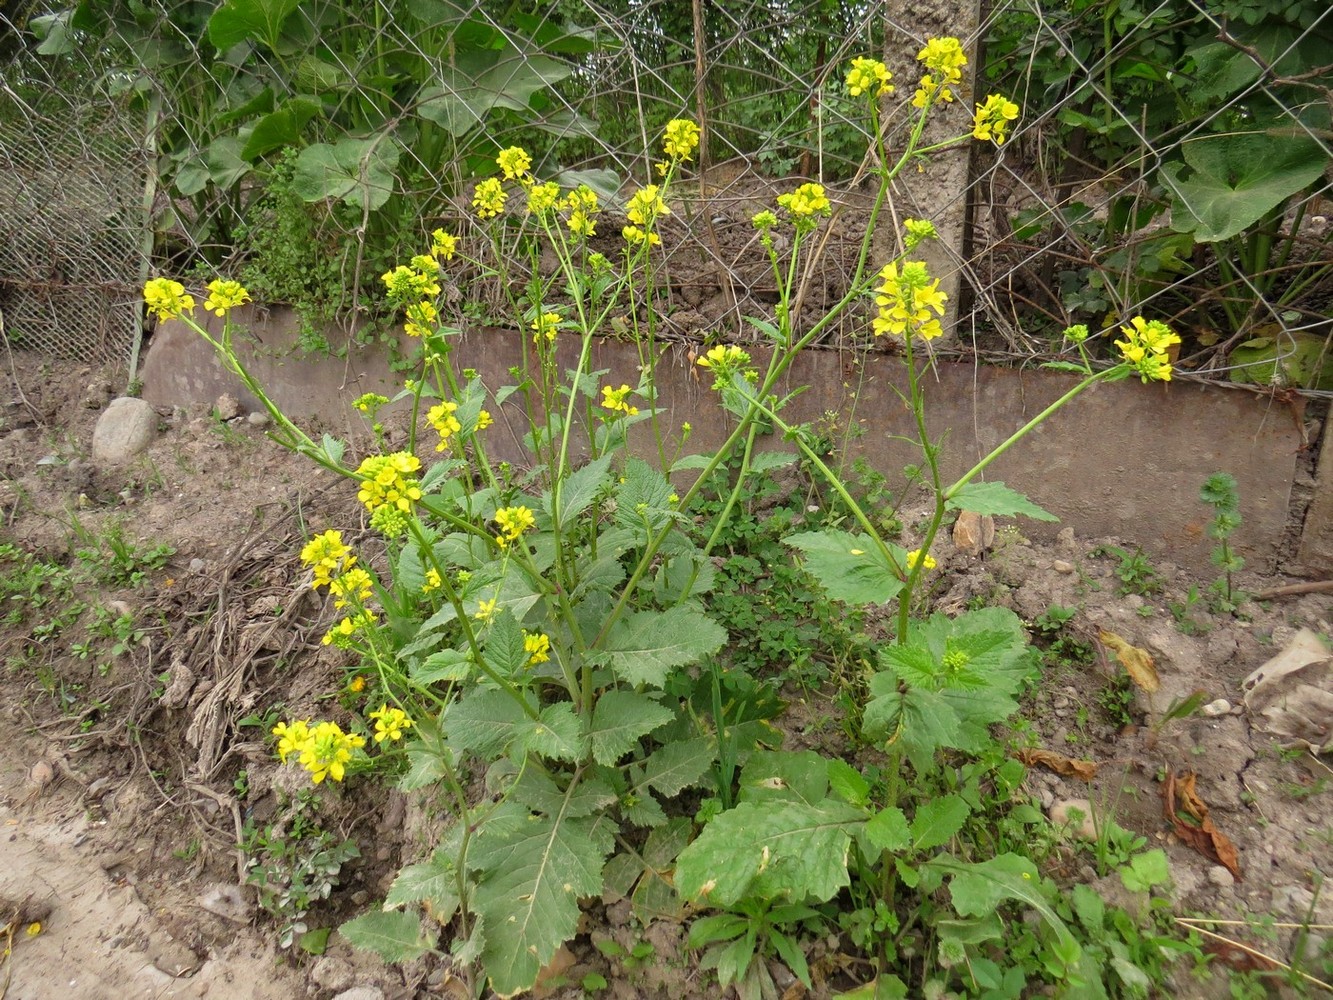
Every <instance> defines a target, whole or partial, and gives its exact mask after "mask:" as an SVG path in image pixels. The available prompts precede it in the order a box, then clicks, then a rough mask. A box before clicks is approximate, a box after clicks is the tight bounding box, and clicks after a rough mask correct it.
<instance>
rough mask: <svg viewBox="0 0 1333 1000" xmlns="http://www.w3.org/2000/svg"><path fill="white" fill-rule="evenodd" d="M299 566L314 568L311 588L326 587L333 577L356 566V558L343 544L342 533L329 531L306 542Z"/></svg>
mask: <svg viewBox="0 0 1333 1000" xmlns="http://www.w3.org/2000/svg"><path fill="white" fill-rule="evenodd" d="M301 564H302V565H303V566H311V567H313V568H314V571H315V579H314V582H313V583H312V584H311V586H312V587H315V588H319V587H327V586H328V585H329V581H330V580H331V579H332V578H333V577H335V576H337V575H338V574H339V573H346V572H347V571H348V570H349V569H351V568H352V567H353V566H354V565H356V556H354V555H352V550H351V549H349V548H348V547H347V546H346V545H344V544H343V536H342V532H341V531H332V530H330V531H325V532H324V533H323V534H319V535H316V536H315V537H314V538H312V539H310V541H308V542H306V544H305V546H304V547H303V548H302V549H301Z"/></svg>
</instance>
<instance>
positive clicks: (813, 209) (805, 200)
mask: <svg viewBox="0 0 1333 1000" xmlns="http://www.w3.org/2000/svg"><path fill="white" fill-rule="evenodd" d="M778 206H779V207H780V208H785V209H786V210H787V213H788V214H789V215H791V217H792V218H794V219H809V218H813V217H814V216H816V215H828V214H829V212H830V211H831V210H832V206H831V205H830V204H829V200H828V196H827V195H825V194H824V187H823V185H822V184H802V185H801V186H800V187H798V188H797V189H796V190H795V191H791V192H789V193H787V194H782V195H778Z"/></svg>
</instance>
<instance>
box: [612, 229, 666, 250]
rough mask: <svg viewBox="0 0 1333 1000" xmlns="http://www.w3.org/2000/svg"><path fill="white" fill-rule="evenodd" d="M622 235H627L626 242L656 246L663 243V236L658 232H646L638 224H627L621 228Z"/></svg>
mask: <svg viewBox="0 0 1333 1000" xmlns="http://www.w3.org/2000/svg"><path fill="white" fill-rule="evenodd" d="M620 235H621V236H623V237H625V242H626V243H647V244H648V245H649V246H654V247H657V246H661V245H662V237H660V236H658V235H657V234H656V233H650V232H645V231H644V230H643V229H640V228H639V227H638V226H626V227H625V228H624V229H622V230H620Z"/></svg>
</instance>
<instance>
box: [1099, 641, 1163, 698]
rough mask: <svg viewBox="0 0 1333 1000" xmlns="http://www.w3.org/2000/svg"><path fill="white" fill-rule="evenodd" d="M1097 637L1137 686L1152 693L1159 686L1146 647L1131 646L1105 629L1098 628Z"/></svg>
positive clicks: (1155, 669) (1154, 666)
mask: <svg viewBox="0 0 1333 1000" xmlns="http://www.w3.org/2000/svg"><path fill="white" fill-rule="evenodd" d="M1097 638H1098V639H1100V640H1101V642H1102V645H1103V646H1105V647H1106V648H1107V649H1109V650H1110V651H1111V652H1113V653H1115V658H1116V659H1117V660H1119V661H1120V665H1121V666H1122V667H1124V668H1125V673H1127V674H1129V679H1130V680H1132V681H1133V682H1134V684H1135V685H1136V686H1137V687H1139V688H1141V689H1142V690H1144V691H1147V692H1148V693H1149V694H1152V693H1153V692H1154V691H1156V690H1157V689H1158V687H1160V686H1161V683H1160V682H1159V681H1158V679H1157V664H1156V663H1154V662H1153V658H1152V655H1151V654H1150V653H1149V652H1148V651H1147V650H1146V649H1139V647H1138V646H1131V645H1130V644H1129V643H1128V642H1126V641H1125V640H1124V639H1122V638H1120V636H1118V635H1116V634H1115V633H1114V632H1108V631H1107V630H1106V629H1099V630H1098V632H1097Z"/></svg>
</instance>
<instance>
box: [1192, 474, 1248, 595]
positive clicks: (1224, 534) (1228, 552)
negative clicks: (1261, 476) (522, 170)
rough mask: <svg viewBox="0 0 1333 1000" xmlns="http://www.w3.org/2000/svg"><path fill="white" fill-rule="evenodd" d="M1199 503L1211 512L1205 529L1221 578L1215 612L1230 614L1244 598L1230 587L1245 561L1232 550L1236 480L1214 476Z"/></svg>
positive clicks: (1215, 589)
mask: <svg viewBox="0 0 1333 1000" xmlns="http://www.w3.org/2000/svg"><path fill="white" fill-rule="evenodd" d="M1199 499H1200V500H1202V501H1203V502H1204V503H1206V504H1207V505H1208V506H1209V507H1211V508H1213V522H1212V524H1210V525H1208V537H1209V538H1211V539H1213V540H1214V541H1216V542H1217V545H1216V546H1215V547H1214V548H1213V565H1214V566H1216V567H1217V568H1218V569H1220V570H1221V571H1222V576H1221V577H1219V578H1218V579H1217V581H1216V582H1214V583H1213V586H1212V589H1213V592H1214V593H1215V594H1216V595H1217V601H1216V607H1217V610H1218V611H1225V612H1232V611H1235V610H1236V605H1237V604H1239V603H1240V599H1241V598H1242V597H1243V595H1242V594H1241V592H1240V591H1238V590H1237V589H1236V588H1235V586H1234V584H1233V583H1232V574H1233V573H1238V572H1240V570H1241V569H1242V568H1243V567H1244V566H1245V560H1244V559H1243V558H1242V557H1240V556H1238V555H1236V553H1235V551H1234V550H1233V549H1232V548H1231V536H1232V534H1233V533H1234V532H1235V530H1236V529H1237V528H1238V527H1240V523H1241V518H1240V492H1239V490H1238V489H1237V486H1236V477H1235V476H1232V475H1231V474H1230V473H1227V472H1214V473H1213V474H1212V475H1211V476H1209V477H1208V479H1207V480H1206V481H1205V482H1204V484H1203V488H1202V489H1200V490H1199Z"/></svg>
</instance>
